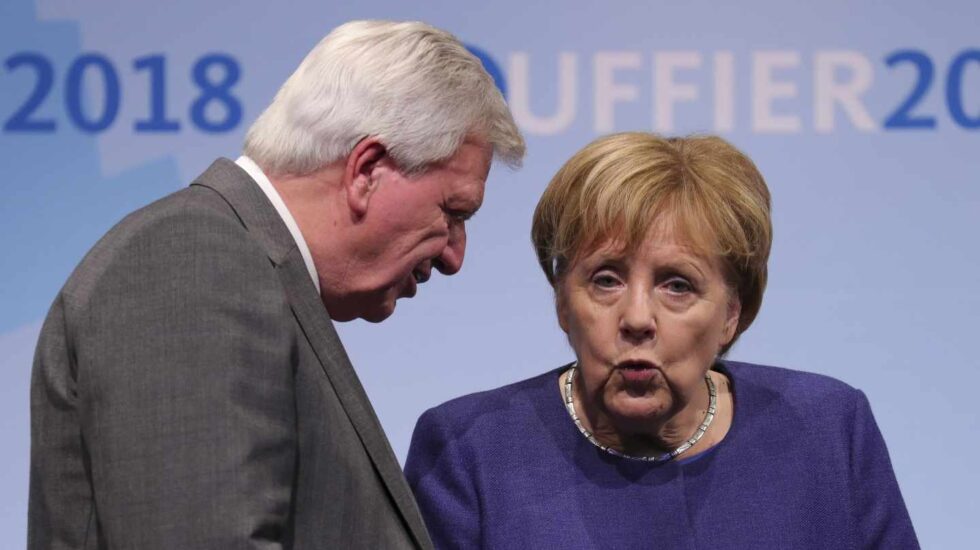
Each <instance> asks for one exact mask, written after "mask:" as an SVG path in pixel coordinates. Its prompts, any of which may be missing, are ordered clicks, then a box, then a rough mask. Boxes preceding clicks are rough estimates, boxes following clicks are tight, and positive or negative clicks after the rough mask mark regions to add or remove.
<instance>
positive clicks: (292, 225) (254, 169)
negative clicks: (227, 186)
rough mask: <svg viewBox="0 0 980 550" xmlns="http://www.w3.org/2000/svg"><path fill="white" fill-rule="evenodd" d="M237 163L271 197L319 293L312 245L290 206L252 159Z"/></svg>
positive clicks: (240, 160) (243, 156) (239, 158)
mask: <svg viewBox="0 0 980 550" xmlns="http://www.w3.org/2000/svg"><path fill="white" fill-rule="evenodd" d="M235 164H237V165H238V166H239V167H241V169H242V170H245V172H247V173H248V175H249V176H250V177H251V178H252V179H253V180H255V183H257V184H258V186H259V188H260V189H262V192H264V193H265V196H266V197H268V198H269V202H271V203H272V206H274V207H275V209H276V212H278V213H279V217H281V218H282V221H283V223H285V224H286V228H287V229H289V233H290V234H291V235H292V236H293V240H294V241H296V246H297V247H298V248H299V253H300V254H301V255H302V256H303V263H305V264H306V270H307V271H309V272H310V277H311V278H312V279H313V284H314V285H315V286H316V291H317V293H319V292H320V278H319V277H318V276H317V274H316V265H314V264H313V255H312V254H310V247H309V246H307V245H306V239H304V238H303V233H302V232H301V231H300V230H299V226H298V225H296V220H295V219H293V215H292V214H291V213H290V212H289V208H287V207H286V203H285V202H283V200H282V197H281V196H279V192H278V191H276V188H275V187H274V186H273V185H272V182H271V181H269V178H268V177H267V176H266V175H265V172H263V171H262V169H261V168H259V165H258V164H255V161H253V160H252V159H250V158H248V157H247V156H245V155H242V156H240V157H238V160H236V161H235Z"/></svg>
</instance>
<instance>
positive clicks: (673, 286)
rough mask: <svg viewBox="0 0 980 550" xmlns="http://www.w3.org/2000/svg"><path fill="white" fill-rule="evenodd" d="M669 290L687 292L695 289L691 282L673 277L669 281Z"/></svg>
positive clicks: (680, 292)
mask: <svg viewBox="0 0 980 550" xmlns="http://www.w3.org/2000/svg"><path fill="white" fill-rule="evenodd" d="M666 286H667V291H668V292H670V293H671V294H687V293H688V292H691V291H692V290H694V287H692V286H691V283H689V282H687V281H685V280H684V279H671V280H669V281H667V285H666Z"/></svg>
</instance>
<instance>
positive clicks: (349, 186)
mask: <svg viewBox="0 0 980 550" xmlns="http://www.w3.org/2000/svg"><path fill="white" fill-rule="evenodd" d="M387 155H388V150H387V149H386V148H385V146H384V145H383V144H382V143H381V142H380V141H378V139H377V138H375V137H366V138H364V139H362V140H361V141H359V142H358V143H357V145H355V146H354V149H353V150H351V152H350V154H349V155H347V163H346V164H345V166H344V191H345V192H346V194H347V205H348V206H349V207H350V209H351V213H352V214H353V215H354V216H355V217H356V218H360V217H363V216H364V214H365V213H367V208H368V204H369V203H370V201H371V195H373V194H374V191H375V190H376V189H377V187H378V180H379V178H378V176H379V174H377V173H376V169H377V168H378V165H379V163H380V162H381V161H382V160H383V159H384V158H385V157H386V156H387Z"/></svg>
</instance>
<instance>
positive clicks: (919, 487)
mask: <svg viewBox="0 0 980 550" xmlns="http://www.w3.org/2000/svg"><path fill="white" fill-rule="evenodd" d="M410 4H412V3H405V2H396V1H394V0H389V1H385V2H375V1H362V2H359V3H358V6H357V7H348V6H338V5H331V3H325V2H314V1H297V2H291V3H289V5H288V7H283V6H281V5H280V4H279V3H272V2H264V1H257V0H246V1H240V2H236V3H234V4H233V5H232V4H229V5H227V6H221V5H219V4H217V3H214V4H203V3H201V2H197V1H195V2H191V1H188V0H174V1H171V2H146V1H134V0H126V1H122V0H102V1H99V2H74V1H70V0H36V1H33V2H32V1H30V0H4V2H3V3H2V4H0V62H2V63H3V66H2V67H0V123H2V124H3V128H2V130H0V169H2V171H3V173H4V177H3V183H2V184H0V185H2V191H3V192H2V195H0V196H2V201H0V234H2V236H3V237H2V245H0V246H2V248H0V258H2V261H3V266H4V269H3V270H2V271H0V413H2V414H0V430H2V434H0V437H2V441H3V442H4V445H3V451H2V454H0V494H2V495H3V497H2V498H0V532H3V533H5V534H4V536H3V539H4V541H5V543H6V542H9V543H10V545H11V547H22V546H23V544H24V540H25V538H26V535H25V533H26V503H27V474H28V449H29V422H28V420H29V419H28V417H29V406H28V384H29V375H30V364H31V357H32V354H33V347H34V343H35V339H36V337H37V332H38V330H39V327H40V323H41V321H42V319H43V317H44V315H45V312H46V310H47V307H48V305H49V304H50V302H51V300H52V299H53V297H54V296H55V294H56V292H57V290H58V289H59V287H60V286H61V284H62V283H63V282H64V280H65V279H66V277H67V276H68V274H69V273H70V271H71V269H72V267H73V266H74V265H75V264H76V263H77V262H78V260H79V259H80V258H81V256H82V255H83V254H84V252H85V251H86V250H87V249H88V248H89V247H90V246H91V245H92V244H93V243H94V242H95V240H96V239H97V238H98V237H99V236H100V235H101V234H102V233H103V232H105V231H106V230H107V229H108V228H109V227H111V225H112V224H114V223H115V222H116V221H118V220H119V219H120V218H121V217H122V216H123V215H124V214H125V213H127V212H128V211H130V210H133V209H134V208H136V207H138V206H140V205H142V204H145V203H147V202H149V201H151V200H153V199H155V198H158V197H160V196H162V195H164V194H166V193H169V192H171V191H173V190H176V189H178V188H180V187H182V186H184V185H186V184H187V183H188V182H189V181H190V180H191V179H192V178H193V177H194V176H196V175H197V174H198V173H199V172H200V171H202V170H203V169H204V168H205V167H206V166H207V165H208V164H209V163H210V162H211V161H212V160H213V158H214V157H216V156H227V157H231V158H234V157H235V156H237V154H238V153H239V151H240V144H241V141H242V137H243V135H244V132H245V130H246V129H247V127H248V125H249V124H250V123H251V121H252V120H254V118H255V117H256V116H257V115H258V113H259V112H260V110H261V109H262V108H264V106H265V105H266V104H267V103H268V101H269V100H270V99H271V97H272V95H273V94H274V92H275V90H276V89H277V87H278V86H279V84H280V83H281V82H282V81H283V80H284V79H285V78H286V77H287V76H288V75H289V73H290V72H291V71H292V70H293V69H294V68H295V66H296V65H297V64H298V63H299V61H300V60H301V59H302V58H303V56H304V55H305V53H306V52H307V51H308V50H309V48H311V47H312V46H313V45H314V44H315V43H316V42H317V41H318V40H319V39H320V38H321V37H322V36H323V35H324V34H325V33H326V32H328V31H329V30H330V29H331V28H332V27H334V26H336V25H337V24H339V23H342V22H344V21H346V20H349V19H355V18H386V19H421V20H424V21H427V22H429V23H432V24H435V25H437V26H440V27H443V28H446V29H448V30H450V31H452V32H454V33H455V34H457V35H458V36H459V37H460V38H461V39H462V40H464V41H465V42H466V43H467V44H469V45H471V46H472V47H473V48H474V49H476V50H478V51H479V52H481V54H482V56H483V57H484V59H485V62H486V63H487V64H488V66H489V67H490V68H491V70H492V72H493V73H494V74H495V76H496V77H497V79H498V82H499V84H500V85H501V87H502V88H504V89H505V90H506V91H507V96H508V99H509V101H510V103H511V105H512V108H513V110H514V112H515V116H516V117H517V119H518V123H519V125H520V126H521V127H522V128H523V130H524V131H525V133H526V136H527V138H528V150H529V154H528V157H527V161H526V165H525V168H524V169H523V170H521V171H519V172H511V171H508V170H506V169H501V168H496V169H495V170H494V171H493V172H492V173H491V177H490V182H489V184H488V190H487V198H486V202H485V204H484V207H483V209H482V210H481V212H480V214H479V215H478V216H477V217H476V218H475V219H474V221H473V222H472V223H471V224H470V227H469V230H470V247H469V250H468V253H467V258H466V265H465V267H464V269H463V271H462V273H461V274H460V275H458V276H456V277H453V278H443V277H436V278H435V279H434V280H433V281H431V282H430V283H429V284H427V285H425V287H424V288H423V289H422V290H421V293H420V295H419V296H418V297H416V298H415V299H414V300H412V301H407V302H402V303H400V304H399V307H398V311H397V312H396V314H395V315H394V317H392V318H391V319H390V320H388V321H386V322H385V323H383V324H381V325H368V324H364V323H358V322H355V323H348V324H345V325H341V326H340V327H339V330H340V332H341V337H342V338H343V340H344V342H345V344H346V346H347V349H348V351H349V353H350V355H351V357H352V359H353V361H354V364H355V365H356V367H357V369H358V371H359V373H360V375H361V378H362V380H363V382H364V385H365V387H366V388H367V391H368V393H369V395H370V396H371V398H372V401H373V402H374V403H375V406H376V408H377V411H378V414H379V416H380V418H381V421H382V423H383V424H384V427H385V429H386V430H387V432H388V435H389V437H390V439H391V441H392V444H393V446H394V448H395V451H396V453H397V454H398V455H399V457H400V458H402V459H404V455H405V452H406V451H407V448H408V442H409V438H410V436H411V431H412V428H413V426H414V423H415V419H416V418H418V416H419V414H421V412H422V411H424V410H425V409H426V408H428V407H431V406H433V405H436V404H438V403H441V402H443V401H445V400H447V399H449V398H452V397H455V396H458V395H461V394H464V393H468V392H472V391H476V390H481V389H488V388H491V387H496V386H499V385H502V384H504V383H508V382H512V381H516V380H519V379H522V378H526V377H528V376H531V375H534V374H537V373H540V372H542V371H544V370H546V369H550V368H552V367H554V366H557V365H558V364H560V363H561V362H564V361H567V360H569V358H570V357H571V353H570V351H569V349H568V347H567V345H566V343H565V341H564V338H563V334H562V333H561V331H560V330H559V329H558V326H557V323H556V322H555V318H554V312H553V307H552V300H551V295H550V289H549V287H548V286H547V284H546V283H545V280H544V278H543V276H542V275H541V274H540V273H539V271H538V268H537V266H536V263H535V260H534V257H533V253H532V250H531V247H530V243H529V237H528V232H529V228H530V217H531V212H532V210H533V208H534V205H535V204H536V201H537V198H538V196H539V195H540V193H541V191H542V190H543V188H544V186H545V185H546V183H547V182H548V180H549V179H550V177H551V175H552V174H553V172H554V171H555V170H556V169H557V168H558V167H559V166H560V164H561V163H562V162H563V161H564V160H565V159H566V158H568V157H569V156H570V155H571V154H572V153H573V152H574V151H575V150H577V149H578V148H580V147H581V146H583V145H584V144H585V143H587V142H588V141H590V140H591V139H592V138H594V137H595V136H597V135H599V134H602V133H607V132H611V131H623V130H655V131H661V132H667V133H682V134H686V133H692V132H711V133H721V134H722V135H723V136H725V137H726V138H728V139H729V140H731V141H732V142H734V143H735V144H736V145H737V146H739V147H740V148H742V149H743V150H744V151H746V152H747V153H748V154H749V155H750V156H751V157H752V158H753V159H754V160H755V161H756V162H757V164H758V166H759V168H760V169H761V171H762V172H763V174H764V175H765V177H766V179H767V181H768V182H769V185H770V188H771V190H772V193H773V202H774V218H775V220H774V222H775V230H776V236H775V246H774V250H773V255H772V260H771V263H770V270H771V271H770V285H769V290H768V292H767V295H766V300H765V302H764V305H763V309H762V313H761V315H760V317H759V318H758V320H757V321H756V323H755V325H754V326H753V327H752V328H751V329H750V330H749V332H748V333H746V334H745V336H744V337H743V338H742V339H741V341H740V342H739V344H738V345H737V346H736V347H735V348H734V350H733V352H732V357H733V358H735V359H741V360H747V361H753V362H759V363H768V364H776V365H781V366H785V367H790V368H795V369H802V370H809V371H815V372H821V373H826V374H829V375H832V376H835V377H837V378H840V379H842V380H844V381H846V382H848V383H850V384H852V385H854V386H856V387H858V388H861V389H863V390H864V391H865V392H866V393H867V394H868V397H869V398H870V400H871V404H872V407H873V409H874V412H875V415H876V417H877V419H878V422H879V424H880V426H881V429H882V431H883V433H884V435H885V439H886V441H887V442H888V446H889V449H890V451H891V456H892V461H893V463H894V467H895V471H896V473H897V475H898V480H899V483H900V484H901V487H902V490H903V492H904V495H905V499H906V502H907V504H908V507H909V511H910V513H911V515H912V520H913V522H914V524H915V526H916V529H917V531H918V533H919V536H920V538H921V542H922V543H923V546H925V547H930V548H942V547H958V546H963V545H965V544H970V543H969V542H968V541H971V540H976V539H977V538H978V535H980V526H978V523H977V521H976V520H975V515H976V511H977V508H976V505H975V504H974V498H975V495H976V494H977V492H978V490H980V473H978V472H980V470H978V468H976V467H975V466H974V464H973V459H974V457H975V456H977V454H978V453H980V443H978V441H980V439H978V437H977V432H978V429H977V428H978V420H980V414H978V412H977V407H976V405H975V401H974V399H973V397H974V394H975V393H976V388H977V387H978V386H980V369H978V368H977V367H978V364H977V363H978V361H977V359H976V353H975V352H974V345H975V344H974V342H975V340H976V336H975V335H974V332H975V331H976V328H977V327H978V325H980V323H978V321H980V314H978V311H980V288H978V283H980V262H978V260H980V253H978V247H977V245H976V236H977V234H978V233H980V181H978V173H980V170H978V169H980V154H978V153H980V147H978V146H980V39H978V38H977V33H976V29H977V27H976V21H978V20H980V4H977V3H975V2H967V1H946V2H940V3H933V4H929V5H927V4H924V3H921V2H913V1H911V0H900V1H897V0H896V1H889V2H883V1H866V2H862V3H854V2H843V1H827V2H820V3H807V4H804V3H800V4H798V5H797V4H796V3H793V2H785V1H747V2H737V3H726V2H701V1H693V2H686V3H675V2H671V3H667V2H656V1H647V2H642V3H641V2H615V1H613V2H606V3H605V7H603V8H598V7H597V6H595V5H593V4H594V3H592V2H587V1H585V0H569V1H566V2H562V3H560V4H555V5H554V6H546V5H543V4H542V3H532V2H525V1H516V0H500V1H497V2H492V3H491V2H484V3H479V4H472V5H466V4H464V3H462V2H460V1H459V0H454V1H452V2H448V1H447V2H430V3H429V4H428V5H427V6H425V7H423V6H418V5H410ZM4 546H6V544H4Z"/></svg>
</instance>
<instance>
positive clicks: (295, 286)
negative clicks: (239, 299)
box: [192, 159, 432, 548]
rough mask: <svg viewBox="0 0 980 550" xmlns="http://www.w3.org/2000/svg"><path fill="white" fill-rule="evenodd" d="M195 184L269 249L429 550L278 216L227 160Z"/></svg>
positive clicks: (408, 520) (330, 373) (313, 341)
mask: <svg viewBox="0 0 980 550" xmlns="http://www.w3.org/2000/svg"><path fill="white" fill-rule="evenodd" d="M192 185H199V186H203V187H208V188H210V189H212V190H214V191H216V192H217V193H218V194H219V195H221V196H222V197H223V198H224V199H225V201H226V202H227V203H228V204H229V205H230V206H231V208H232V209H233V210H234V211H235V213H236V214H237V215H238V217H239V219H240V220H241V221H242V224H243V225H244V226H245V227H246V229H248V231H249V233H250V234H252V235H253V236H254V238H255V239H256V240H257V241H258V242H259V243H260V244H261V245H262V246H263V248H265V250H266V252H267V254H268V256H269V259H270V260H271V261H272V262H273V264H275V266H276V270H277V272H278V273H279V276H280V280H281V281H282V283H283V288H284V289H285V291H286V295H287V297H288V300H289V303H290V305H291V306H292V308H293V312H294V313H295V314H296V319H297V320H298V321H299V325H300V327H301V328H302V330H303V332H304V333H305V335H306V338H307V340H308V341H309V343H310V345H311V347H312V348H313V351H314V352H315V354H316V356H317V358H318V359H319V360H320V366H321V368H323V371H324V373H325V374H326V376H327V378H328V380H329V381H330V383H331V384H332V385H333V387H334V390H335V391H336V393H337V395H338V397H339V398H340V401H341V404H342V406H343V408H344V410H345V412H346V413H347V416H348V418H349V419H350V421H351V424H353V426H354V429H355V430H356V431H357V435H358V437H359V438H360V440H361V443H362V444H363V446H364V449H365V450H366V451H367V454H368V456H369V457H370V458H371V461H372V462H373V463H374V466H375V468H376V469H377V471H378V474H379V475H380V477H381V480H382V482H383V484H384V485H385V487H386V488H387V490H388V493H389V495H391V498H392V500H393V501H394V503H395V507H396V509H397V510H398V511H399V513H400V514H401V517H402V519H403V520H404V521H405V524H406V525H407V526H408V530H409V532H410V533H411V535H412V538H413V539H414V540H415V542H416V544H417V545H418V546H419V547H421V548H431V547H432V542H431V541H430V539H429V535H428V532H427V531H426V530H425V526H424V524H423V522H422V516H421V514H420V512H419V509H418V506H417V504H416V503H415V499H414V498H413V497H412V493H411V490H410V489H409V487H408V483H407V482H406V481H405V476H404V474H403V473H402V470H401V466H399V464H398V460H397V459H396V458H395V453H394V451H392V449H391V445H390V444H389V443H388V438H387V437H385V434H384V429H383V428H382V427H381V423H380V422H379V421H378V417H377V415H376V414H375V412H374V408H373V407H372V406H371V402H370V401H369V400H368V397H367V394H366V393H365V392H364V388H363V386H361V382H360V380H359V379H358V377H357V373H356V372H355V371H354V367H353V366H352V365H351V363H350V359H349V358H348V357H347V353H346V352H345V351H344V347H343V344H342V343H341V342H340V338H339V337H338V336H337V332H336V330H335V329H334V327H333V322H332V321H331V320H330V316H329V315H328V314H327V310H326V308H324V307H323V303H322V302H321V301H320V296H319V293H318V292H317V290H316V287H315V286H314V285H313V281H312V280H311V279H310V276H309V272H308V271H307V269H306V265H305V263H304V261H303V258H302V255H301V254H300V251H299V248H298V247H297V246H296V242H295V241H294V240H293V237H292V235H291V234H290V233H289V229H288V228H287V227H286V225H285V223H284V222H283V221H282V218H281V217H280V216H279V213H278V212H276V209H275V208H274V207H273V205H272V204H271V203H270V202H269V199H268V197H266V195H265V193H263V192H262V190H261V189H259V187H258V185H257V184H256V183H255V182H254V181H253V180H252V179H251V178H250V177H249V176H248V174H247V173H246V172H245V171H244V170H242V169H241V167H239V166H238V165H237V164H235V163H234V162H232V161H230V160H228V159H218V160H216V161H215V162H214V163H213V164H212V165H211V167H210V168H208V169H207V170H206V171H205V172H204V173H203V174H202V175H201V176H200V177H198V178H197V180H195V181H194V183H192Z"/></svg>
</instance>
